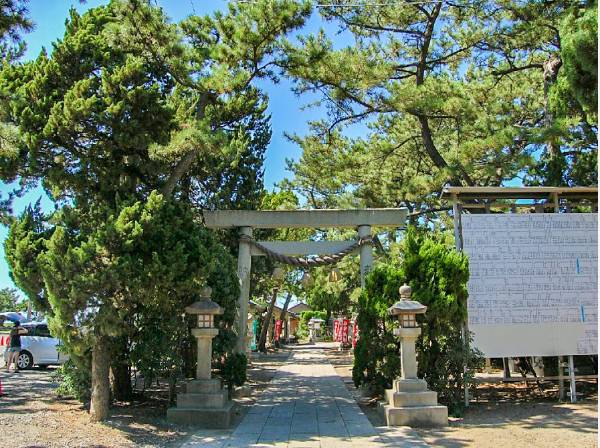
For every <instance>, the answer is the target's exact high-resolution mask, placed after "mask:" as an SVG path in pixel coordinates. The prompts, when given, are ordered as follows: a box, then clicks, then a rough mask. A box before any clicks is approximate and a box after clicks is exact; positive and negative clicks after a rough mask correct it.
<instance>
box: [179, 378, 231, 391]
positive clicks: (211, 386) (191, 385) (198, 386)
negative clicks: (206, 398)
mask: <svg viewBox="0 0 600 448" xmlns="http://www.w3.org/2000/svg"><path fill="white" fill-rule="evenodd" d="M221 390H223V388H222V387H221V380H220V379H218V378H213V379H210V380H191V381H188V382H187V383H186V384H185V392H187V393H190V394H202V393H216V392H220V391H221Z"/></svg>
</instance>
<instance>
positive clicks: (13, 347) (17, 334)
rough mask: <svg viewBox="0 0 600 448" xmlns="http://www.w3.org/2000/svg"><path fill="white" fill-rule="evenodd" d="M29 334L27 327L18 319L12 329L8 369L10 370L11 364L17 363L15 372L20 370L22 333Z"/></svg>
mask: <svg viewBox="0 0 600 448" xmlns="http://www.w3.org/2000/svg"><path fill="white" fill-rule="evenodd" d="M25 334H27V329H25V328H23V327H21V322H19V321H16V322H15V326H14V327H13V329H12V330H10V346H9V348H8V361H7V363H6V371H7V372H9V371H10V364H11V363H12V362H14V363H15V370H14V371H15V372H18V369H19V366H18V361H19V353H20V352H21V335H25Z"/></svg>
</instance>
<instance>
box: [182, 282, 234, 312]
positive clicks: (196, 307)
mask: <svg viewBox="0 0 600 448" xmlns="http://www.w3.org/2000/svg"><path fill="white" fill-rule="evenodd" d="M211 294H212V288H211V287H210V286H207V287H205V288H202V290H201V291H200V300H197V301H196V302H194V303H192V304H191V305H189V306H186V307H185V312H186V313H187V314H212V315H216V314H223V313H224V312H225V310H224V309H223V308H221V307H220V306H219V304H218V303H216V302H213V301H212V300H210V296H211Z"/></svg>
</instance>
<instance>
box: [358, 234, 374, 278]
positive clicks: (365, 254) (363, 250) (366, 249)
mask: <svg viewBox="0 0 600 448" xmlns="http://www.w3.org/2000/svg"><path fill="white" fill-rule="evenodd" d="M370 236H371V226H358V237H359V238H364V237H370ZM372 268H373V246H372V245H371V244H363V245H362V246H360V287H361V288H364V287H365V277H366V276H367V274H368V273H369V272H370V271H371V269H372Z"/></svg>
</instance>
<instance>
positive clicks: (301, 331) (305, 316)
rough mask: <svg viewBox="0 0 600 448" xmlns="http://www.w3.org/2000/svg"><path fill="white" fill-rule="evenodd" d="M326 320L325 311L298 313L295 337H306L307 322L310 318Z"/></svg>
mask: <svg viewBox="0 0 600 448" xmlns="http://www.w3.org/2000/svg"><path fill="white" fill-rule="evenodd" d="M313 317H314V318H315V319H323V320H327V311H317V310H307V311H302V312H301V313H300V323H299V324H298V330H297V331H296V336H297V337H299V338H305V337H307V336H308V321H309V320H311V319H312V318H313Z"/></svg>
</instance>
